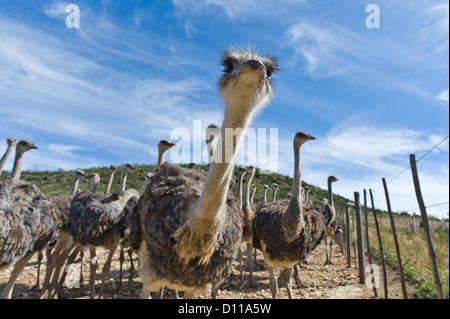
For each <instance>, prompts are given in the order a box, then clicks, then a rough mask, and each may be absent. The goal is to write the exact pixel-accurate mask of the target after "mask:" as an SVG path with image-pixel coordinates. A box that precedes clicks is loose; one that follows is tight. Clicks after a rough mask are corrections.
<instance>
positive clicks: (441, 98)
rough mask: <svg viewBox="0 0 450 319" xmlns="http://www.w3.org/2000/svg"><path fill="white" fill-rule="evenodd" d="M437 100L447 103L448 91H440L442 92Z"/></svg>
mask: <svg viewBox="0 0 450 319" xmlns="http://www.w3.org/2000/svg"><path fill="white" fill-rule="evenodd" d="M437 98H438V99H439V100H441V101H447V102H448V89H447V90H444V91H442V92H441V93H440V94H439V95H438V96H437Z"/></svg>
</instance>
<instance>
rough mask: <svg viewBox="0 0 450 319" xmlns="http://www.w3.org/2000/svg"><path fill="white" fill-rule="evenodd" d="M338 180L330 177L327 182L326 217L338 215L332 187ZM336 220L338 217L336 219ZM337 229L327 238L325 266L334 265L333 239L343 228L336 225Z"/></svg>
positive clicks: (324, 207) (330, 232)
mask: <svg viewBox="0 0 450 319" xmlns="http://www.w3.org/2000/svg"><path fill="white" fill-rule="evenodd" d="M337 181H338V179H337V178H336V177H334V176H328V179H327V182H328V204H327V203H324V206H323V208H322V209H323V211H324V214H326V215H330V216H332V215H334V216H337V215H336V210H335V208H334V199H333V190H332V186H331V184H332V183H334V182H337ZM335 218H336V217H335ZM336 226H337V228H335V227H331V229H330V231H329V234H328V236H327V237H325V254H326V260H325V265H331V264H333V263H332V262H331V254H332V251H333V239H332V236H333V235H334V233H340V232H341V228H340V227H339V225H336ZM328 238H329V239H330V253H328Z"/></svg>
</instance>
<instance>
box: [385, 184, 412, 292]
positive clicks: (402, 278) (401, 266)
mask: <svg viewBox="0 0 450 319" xmlns="http://www.w3.org/2000/svg"><path fill="white" fill-rule="evenodd" d="M382 181H383V187H384V194H385V196H386V205H387V209H388V213H389V219H390V220H391V228H392V236H394V244H395V251H396V252H397V264H398V270H399V272H400V281H401V284H402V293H403V299H408V292H407V291H406V284H405V274H404V272H403V265H402V258H401V256H400V247H399V246H398V240H397V232H396V231H395V221H394V217H393V216H392V210H391V202H390V200H389V192H388V188H387V184H386V179H385V178H384V177H383V178H382Z"/></svg>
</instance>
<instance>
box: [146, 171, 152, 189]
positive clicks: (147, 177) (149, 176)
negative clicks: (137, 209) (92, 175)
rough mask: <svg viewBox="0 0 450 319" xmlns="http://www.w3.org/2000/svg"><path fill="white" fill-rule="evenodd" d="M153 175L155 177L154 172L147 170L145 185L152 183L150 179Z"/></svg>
mask: <svg viewBox="0 0 450 319" xmlns="http://www.w3.org/2000/svg"><path fill="white" fill-rule="evenodd" d="M152 177H153V173H151V172H147V174H145V186H147V185H148V183H150V180H151V178H152Z"/></svg>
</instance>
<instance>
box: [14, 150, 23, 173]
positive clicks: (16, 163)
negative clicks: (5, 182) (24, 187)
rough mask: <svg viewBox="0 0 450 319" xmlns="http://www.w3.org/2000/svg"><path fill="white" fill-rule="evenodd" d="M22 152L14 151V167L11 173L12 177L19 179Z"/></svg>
mask: <svg viewBox="0 0 450 319" xmlns="http://www.w3.org/2000/svg"><path fill="white" fill-rule="evenodd" d="M23 153H24V152H17V151H16V158H15V160H14V167H13V171H12V174H11V178H13V179H20V173H21V170H22V158H23Z"/></svg>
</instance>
